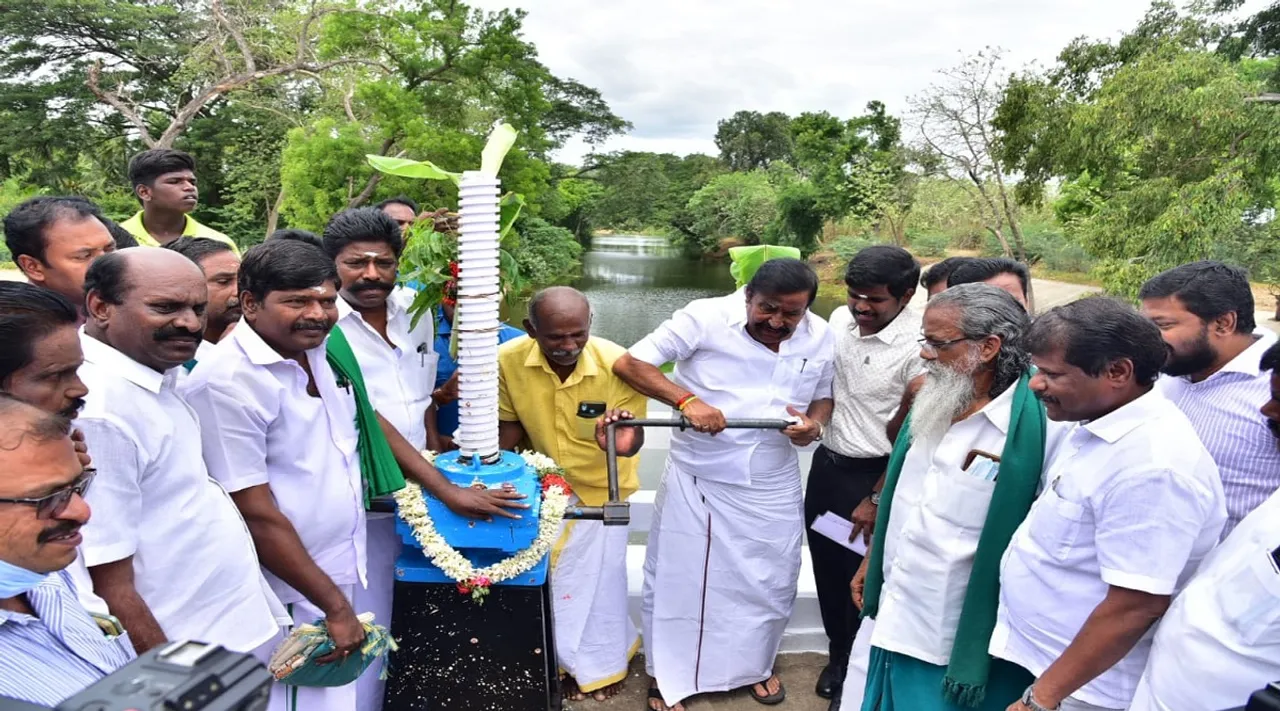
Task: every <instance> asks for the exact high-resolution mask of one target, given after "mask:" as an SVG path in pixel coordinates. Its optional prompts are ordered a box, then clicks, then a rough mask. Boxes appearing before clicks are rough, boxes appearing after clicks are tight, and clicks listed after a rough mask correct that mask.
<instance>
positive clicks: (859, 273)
mask: <svg viewBox="0 0 1280 711" xmlns="http://www.w3.org/2000/svg"><path fill="white" fill-rule="evenodd" d="M919 279H920V262H917V261H916V258H915V257H913V256H911V253H910V252H908V251H907V250H905V249H903V248H901V247H895V246H893V245H889V244H877V245H872V246H870V247H865V248H863V249H862V250H861V251H859V252H858V253H857V254H855V255H853V259H850V260H849V266H847V267H845V270H844V283H845V285H846V286H848V287H849V288H851V289H856V288H858V287H860V286H884V287H886V288H888V289H889V293H890V294H892V295H893V297H894V298H895V299H901V298H902V297H903V296H904V295H906V293H907V292H908V291H910V290H911V289H914V288H916V281H917V280H919Z"/></svg>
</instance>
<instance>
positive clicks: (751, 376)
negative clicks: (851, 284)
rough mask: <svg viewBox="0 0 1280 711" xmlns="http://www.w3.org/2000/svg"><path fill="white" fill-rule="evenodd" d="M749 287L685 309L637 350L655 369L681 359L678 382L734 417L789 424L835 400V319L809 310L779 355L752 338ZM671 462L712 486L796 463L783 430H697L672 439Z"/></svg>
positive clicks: (744, 482) (674, 376)
mask: <svg viewBox="0 0 1280 711" xmlns="http://www.w3.org/2000/svg"><path fill="white" fill-rule="evenodd" d="M746 325H747V298H746V293H745V291H744V290H742V289H739V290H738V291H736V292H734V293H733V294H730V295H728V296H722V297H717V298H713V299H699V300H697V301H693V302H691V303H690V304H689V305H688V306H686V307H684V308H683V309H680V310H679V311H677V312H675V314H673V315H672V316H671V318H670V319H668V320H667V321H665V322H664V323H663V324H662V325H661V326H659V327H658V328H657V330H655V331H654V332H653V333H651V334H649V335H648V336H645V337H644V338H643V339H642V340H641V341H640V342H639V343H637V344H635V345H634V346H632V347H631V349H630V354H631V356H632V357H633V358H636V359H637V360H641V361H644V362H646V363H649V364H650V365H653V366H661V365H663V364H665V363H670V362H674V363H675V364H676V367H675V372H674V373H673V374H672V376H671V379H672V381H673V382H675V383H676V384H678V385H679V386H680V387H682V388H685V389H686V390H688V391H689V392H691V393H693V394H695V395H697V396H698V398H699V399H701V400H702V401H704V402H706V403H707V404H709V405H711V406H713V407H716V408H718V409H719V410H720V411H721V412H723V413H724V416H725V417H726V418H729V419H736V418H749V419H758V418H763V419H786V418H788V417H791V415H790V414H788V413H787V407H788V406H791V407H794V408H795V409H797V410H799V411H800V412H804V411H805V410H806V409H807V408H808V407H809V404H810V403H812V402H813V401H815V400H824V399H828V398H830V397H831V389H832V380H833V378H834V377H835V365H834V360H835V339H834V337H833V336H832V334H831V329H830V328H828V327H827V322H826V321H824V320H822V318H821V317H819V316H817V315H815V314H814V313H813V312H812V311H808V312H806V313H805V315H804V318H803V319H801V321H800V323H799V325H797V327H796V330H795V331H794V332H793V333H792V334H791V337H790V338H788V339H787V340H785V341H783V342H782V343H781V344H780V345H779V346H778V350H777V352H776V353H775V352H774V351H772V350H770V349H769V348H767V347H765V346H764V345H761V344H760V343H759V342H758V341H756V340H755V339H754V338H752V337H751V335H750V334H749V333H747V329H746ZM671 457H672V458H673V459H674V460H675V461H678V462H681V464H682V466H683V467H685V468H686V469H687V470H688V471H696V472H697V473H698V476H699V477H700V478H703V479H707V480H710V481H718V482H723V483H726V484H736V485H739V486H745V485H748V484H750V483H751V472H752V471H757V472H760V471H775V470H778V469H780V468H782V467H786V466H789V465H790V464H791V463H793V462H794V460H795V459H796V453H795V447H793V446H792V444H791V440H789V439H787V437H786V436H785V435H783V434H782V433H781V432H778V431H775V430H748V429H741V430H737V429H735V430H725V431H724V432H721V433H719V434H717V435H715V436H714V437H713V436H711V435H707V434H703V433H700V432H695V431H693V430H691V429H690V430H684V431H678V430H677V431H675V432H673V433H672V434H671Z"/></svg>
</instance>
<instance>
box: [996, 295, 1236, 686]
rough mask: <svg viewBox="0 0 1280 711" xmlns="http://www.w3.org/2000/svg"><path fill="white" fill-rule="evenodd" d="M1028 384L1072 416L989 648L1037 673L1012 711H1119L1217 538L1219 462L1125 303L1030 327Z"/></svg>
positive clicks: (1068, 311) (1085, 304)
mask: <svg viewBox="0 0 1280 711" xmlns="http://www.w3.org/2000/svg"><path fill="white" fill-rule="evenodd" d="M1027 343H1028V348H1029V350H1030V351H1031V354H1032V362H1033V363H1034V364H1035V366H1036V367H1037V369H1038V371H1037V373H1036V374H1035V376H1034V377H1033V378H1032V379H1031V386H1032V388H1033V389H1034V390H1035V391H1036V394H1037V395H1039V396H1040V398H1041V400H1042V401H1043V402H1044V404H1045V409H1046V411H1047V412H1048V415H1049V418H1050V419H1052V420H1054V421H1057V422H1074V423H1076V424H1075V425H1074V427H1072V428H1071V430H1070V431H1069V432H1068V434H1067V435H1066V438H1065V439H1064V440H1063V442H1062V444H1061V445H1060V446H1059V448H1058V452H1057V454H1056V455H1055V456H1054V457H1053V459H1052V461H1051V463H1050V464H1049V466H1048V468H1047V471H1046V480H1047V483H1046V485H1045V490H1044V493H1043V494H1042V495H1041V496H1040V498H1039V499H1037V500H1036V503H1035V505H1034V506H1032V508H1031V513H1030V514H1029V515H1028V516H1027V519H1026V521H1024V522H1023V523H1022V526H1021V527H1020V528H1019V529H1018V532H1017V534H1016V535H1015V536H1014V537H1013V542H1012V543H1011V544H1010V545H1009V549H1008V551H1007V552H1006V553H1005V557H1004V561H1003V563H1002V566H1001V571H1000V610H999V614H998V618H997V621H996V629H995V632H994V633H993V634H992V637H991V647H990V648H991V653H992V654H993V655H995V656H997V657H1000V658H1001V659H1006V660H1008V661H1011V662H1013V663H1015V664H1017V665H1019V666H1021V667H1023V668H1024V669H1027V670H1028V671H1030V672H1031V673H1032V674H1034V675H1035V676H1036V677H1037V678H1036V681H1035V683H1034V684H1033V685H1031V686H1028V687H1027V689H1026V691H1025V692H1024V693H1023V695H1022V698H1021V700H1017V698H1016V697H1015V698H1011V699H1009V701H1011V702H1012V705H1011V706H1009V709H1010V711H1027V710H1028V709H1030V711H1039V710H1040V709H1057V708H1061V709H1064V711H1079V710H1093V709H1124V708H1127V707H1128V705H1129V702H1130V701H1132V699H1133V693H1134V689H1135V688H1136V686H1137V682H1138V677H1139V676H1141V674H1142V669H1143V667H1144V666H1145V665H1146V663H1147V653H1148V651H1149V650H1150V648H1151V625H1152V624H1153V623H1155V621H1156V620H1158V619H1159V618H1160V616H1161V615H1162V614H1164V612H1165V610H1166V609H1168V607H1169V600H1170V598H1171V596H1172V595H1174V594H1175V593H1176V592H1177V591H1178V590H1179V589H1180V588H1181V587H1182V586H1183V585H1184V584H1185V583H1186V580H1187V578H1188V577H1190V574H1191V573H1192V571H1194V570H1195V568H1196V566H1197V565H1198V564H1199V563H1200V560H1201V559H1203V558H1204V556H1205V554H1207V553H1208V552H1209V551H1210V550H1211V549H1212V548H1213V546H1214V544H1215V543H1216V542H1217V540H1218V534H1219V533H1220V532H1221V531H1222V526H1223V524H1224V523H1225V522H1226V518H1227V512H1226V504H1225V502H1224V500H1223V493H1222V482H1221V480H1220V479H1219V476H1218V467H1217V466H1216V465H1215V464H1214V463H1213V458H1212V457H1211V456H1210V455H1209V452H1208V451H1207V450H1205V448H1204V445H1202V444H1201V443H1200V440H1199V438H1198V437H1196V433H1195V429H1194V428H1193V427H1192V426H1191V423H1190V422H1189V421H1188V420H1187V418H1186V416H1185V415H1183V414H1182V412H1180V411H1179V410H1178V408H1177V407H1176V406H1174V404H1173V403H1171V402H1169V401H1168V400H1167V399H1166V398H1165V397H1164V396H1163V395H1162V394H1161V393H1160V392H1159V391H1158V390H1156V389H1155V388H1154V383H1155V379H1156V377H1157V376H1158V375H1159V372H1160V368H1161V367H1162V366H1163V365H1164V361H1165V358H1166V354H1167V348H1166V346H1165V344H1164V341H1163V340H1162V339H1161V336H1160V330H1159V329H1158V328H1156V327H1155V325H1153V324H1152V323H1151V322H1150V321H1148V320H1147V319H1145V318H1143V317H1142V315H1141V314H1139V313H1138V312H1137V311H1135V310H1134V309H1133V308H1132V307H1130V306H1129V305H1127V304H1124V303H1121V302H1119V301H1116V300H1114V299H1108V298H1101V297H1099V298H1089V299H1082V300H1080V301H1076V302H1074V303H1072V304H1068V305H1066V306H1059V307H1057V308H1055V309H1053V310H1051V311H1049V312H1048V313H1046V314H1044V315H1043V316H1040V317H1039V318H1037V319H1036V321H1035V323H1034V324H1033V325H1032V327H1031V331H1030V332H1029V334H1028V337H1027Z"/></svg>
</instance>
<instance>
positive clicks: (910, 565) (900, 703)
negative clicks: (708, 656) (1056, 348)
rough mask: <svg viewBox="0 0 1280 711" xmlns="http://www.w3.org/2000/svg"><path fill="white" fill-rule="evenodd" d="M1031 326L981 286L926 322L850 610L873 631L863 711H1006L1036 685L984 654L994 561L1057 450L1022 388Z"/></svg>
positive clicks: (995, 587) (993, 597) (944, 299)
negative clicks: (914, 390)
mask: <svg viewBox="0 0 1280 711" xmlns="http://www.w3.org/2000/svg"><path fill="white" fill-rule="evenodd" d="M1028 326H1029V319H1028V317H1027V313H1026V311H1024V310H1023V308H1022V307H1021V306H1020V305H1019V304H1018V303H1017V302H1016V301H1015V300H1014V299H1013V298H1012V297H1011V296H1009V295H1008V294H1007V293H1005V292H1003V291H1001V290H999V289H996V288H994V287H991V286H987V285H985V284H969V285H964V286H959V287H955V288H952V289H948V290H947V291H944V292H942V293H941V294H939V295H938V296H936V297H934V299H933V300H932V301H930V302H929V306H928V308H927V309H926V311H925V314H924V323H923V331H924V337H923V338H922V339H921V353H920V355H921V357H922V358H924V359H925V366H926V374H927V377H926V380H925V383H924V386H923V387H922V388H921V390H920V393H919V395H917V397H916V399H915V404H914V406H913V407H912V410H911V414H910V415H909V417H908V418H907V423H906V424H905V425H904V426H903V429H902V432H901V433H900V434H899V435H898V439H897V442H896V444H895V445H894V449H893V453H892V454H891V455H890V457H889V466H888V471H887V472H886V477H885V484H884V488H883V490H882V492H881V504H880V508H879V512H878V514H877V518H876V527H875V536H874V538H873V540H872V545H871V550H870V555H869V556H868V557H867V559H866V560H865V561H864V562H863V564H862V567H861V569H859V571H858V574H857V576H856V577H855V578H854V582H853V593H854V602H855V603H857V604H858V605H859V606H860V607H861V608H862V612H863V615H864V616H865V617H870V618H875V620H876V624H875V626H874V629H873V630H872V632H871V660H870V664H869V666H868V674H867V686H866V694H865V696H864V701H863V706H862V709H863V711H935V710H945V711H960V710H962V709H970V708H972V709H979V710H982V711H986V710H988V709H990V710H991V711H1004V708H1005V706H1006V705H1007V704H1008V699H1009V694H1010V693H1014V694H1015V695H1016V694H1019V693H1021V690H1022V689H1025V688H1026V685H1027V684H1028V683H1029V682H1030V681H1031V680H1030V678H1029V676H1028V674H1027V673H1026V672H1025V671H1024V670H1022V669H1020V668H1019V667H1017V666H1015V665H1012V664H1009V663H1007V662H1004V661H1001V660H993V659H992V658H991V657H990V656H989V655H988V654H987V645H988V642H989V640H990V637H991V631H992V629H993V628H994V625H995V615H996V608H997V606H998V602H999V565H1000V557H1001V555H1002V554H1003V553H1004V550H1005V547H1006V546H1007V545H1008V543H1009V539H1010V538H1011V537H1012V536H1013V533H1014V531H1015V530H1016V529H1017V527H1018V524H1019V523H1021V522H1022V519H1023V518H1024V517H1025V516H1026V514H1027V511H1028V510H1029V509H1030V507H1031V503H1032V501H1033V500H1034V499H1035V496H1036V493H1037V491H1038V490H1039V488H1040V478H1041V471H1042V469H1043V467H1044V461H1045V452H1046V449H1047V448H1049V447H1051V445H1052V443H1054V442H1056V441H1057V437H1056V436H1054V437H1048V436H1047V418H1046V417H1045V414H1044V407H1043V406H1042V405H1041V404H1040V402H1039V400H1037V399H1036V398H1035V396H1034V395H1033V394H1032V393H1031V391H1030V389H1029V387H1028V385H1027V383H1028V380H1029V369H1030V356H1029V355H1028V353H1027V351H1026V349H1025V348H1024V346H1023V335H1024V333H1025V331H1026V329H1027V328H1028ZM1058 431H1059V430H1056V429H1055V435H1056V434H1057V432H1058Z"/></svg>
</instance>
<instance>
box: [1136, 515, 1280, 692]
mask: <svg viewBox="0 0 1280 711" xmlns="http://www.w3.org/2000/svg"><path fill="white" fill-rule="evenodd" d="M1277 551H1280V491H1278V492H1275V493H1273V494H1272V495H1271V498H1269V499H1267V500H1266V501H1265V502H1263V503H1262V505H1261V506H1258V507H1257V508H1256V509H1254V511H1253V513H1251V514H1249V515H1248V516H1246V517H1245V519H1244V521H1242V522H1241V523H1240V525H1239V526H1237V527H1236V529H1235V530H1234V531H1232V532H1231V535H1229V536H1227V538H1226V540H1224V541H1223V542H1222V544H1221V545H1219V546H1218V547H1217V548H1216V549H1214V551H1213V552H1212V553H1210V554H1209V555H1208V557H1206V558H1205V559H1204V563H1203V564H1201V566H1200V569H1199V570H1198V571H1196V574H1195V577H1193V578H1192V579H1191V582H1190V583H1188V584H1187V588H1186V589H1185V590H1183V591H1182V592H1181V593H1180V594H1179V595H1178V597H1177V598H1175V599H1174V601H1173V605H1172V606H1170V607H1169V611H1168V612H1166V613H1165V615H1164V618H1163V619H1162V620H1161V621H1160V623H1159V626H1158V627H1157V628H1156V637H1155V642H1154V643H1153V644H1152V646H1151V658H1150V659H1149V660H1148V661H1147V669H1146V671H1145V672H1144V673H1143V675H1142V680H1141V681H1140V682H1139V683H1138V692H1137V694H1136V695H1135V696H1134V699H1133V705H1132V706H1130V707H1129V709H1130V711H1183V710H1184V709H1214V710H1215V711H1216V710H1217V709H1229V708H1236V707H1238V706H1241V705H1242V704H1244V703H1245V701H1246V700H1247V699H1248V698H1249V695H1250V694H1252V693H1253V692H1255V691H1257V690H1258V689H1261V688H1263V687H1264V686H1266V685H1267V684H1270V683H1271V682H1273V681H1275V680H1277V679H1280V565H1277V562H1276V558H1277V557H1278V556H1280V554H1278V553H1277Z"/></svg>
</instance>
